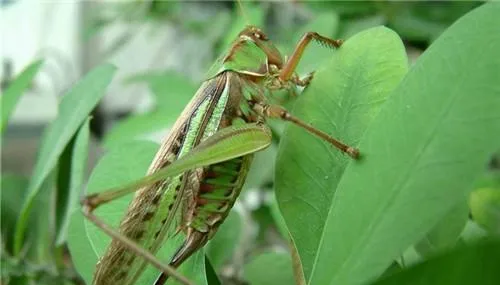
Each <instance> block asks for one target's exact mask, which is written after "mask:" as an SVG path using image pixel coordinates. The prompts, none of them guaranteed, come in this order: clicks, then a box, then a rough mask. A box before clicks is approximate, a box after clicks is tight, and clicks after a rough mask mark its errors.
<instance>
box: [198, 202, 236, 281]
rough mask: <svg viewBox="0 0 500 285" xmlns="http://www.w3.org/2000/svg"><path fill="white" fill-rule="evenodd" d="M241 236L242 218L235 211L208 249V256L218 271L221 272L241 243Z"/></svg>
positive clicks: (230, 214)
mask: <svg viewBox="0 0 500 285" xmlns="http://www.w3.org/2000/svg"><path fill="white" fill-rule="evenodd" d="M240 236H241V217H240V214H239V213H238V212H237V211H234V210H233V211H231V212H230V213H229V216H228V217H227V218H226V220H225V221H224V223H223V224H222V225H221V226H220V228H219V230H218V231H217V234H216V235H215V236H214V237H213V239H212V240H211V241H210V242H209V243H208V245H207V247H206V254H207V256H208V258H209V259H210V263H211V265H212V266H213V267H214V269H215V270H216V271H219V270H220V269H221V268H222V266H223V265H224V263H225V262H227V261H228V260H229V259H230V258H231V256H232V255H233V253H234V249H235V248H236V246H237V245H238V243H239V241H240Z"/></svg>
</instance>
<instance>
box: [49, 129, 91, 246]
mask: <svg viewBox="0 0 500 285" xmlns="http://www.w3.org/2000/svg"><path fill="white" fill-rule="evenodd" d="M89 121H90V119H87V120H86V121H85V122H84V123H83V125H82V126H81V127H80V130H78V132H77V133H76V134H75V136H74V138H73V139H72V140H71V143H69V144H68V145H67V146H66V150H67V156H65V155H64V154H63V155H62V156H61V160H62V158H63V157H65V158H66V161H64V162H62V161H61V163H60V164H59V173H58V175H59V176H60V177H58V180H59V181H61V178H62V179H63V180H64V181H65V183H62V184H59V183H58V185H57V202H56V205H57V207H56V234H57V237H56V244H58V245H61V244H63V243H64V242H66V236H67V232H68V227H69V222H70V217H71V211H72V209H74V208H75V206H77V205H78V198H79V196H80V195H81V194H82V193H81V189H82V188H83V184H84V180H85V171H86V169H87V156H88V143H89V136H90V130H89ZM66 150H65V153H66ZM61 176H62V177H61Z"/></svg>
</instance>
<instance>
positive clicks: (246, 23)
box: [236, 0, 250, 26]
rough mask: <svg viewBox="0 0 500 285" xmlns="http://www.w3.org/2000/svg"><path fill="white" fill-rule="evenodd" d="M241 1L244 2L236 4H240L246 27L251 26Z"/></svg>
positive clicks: (237, 0) (239, 1)
mask: <svg viewBox="0 0 500 285" xmlns="http://www.w3.org/2000/svg"><path fill="white" fill-rule="evenodd" d="M241 1H242V0H236V2H238V6H239V7H240V9H239V10H240V14H241V16H242V17H243V19H244V20H245V25H246V26H248V25H249V24H250V22H249V21H248V17H247V14H246V13H245V8H243V4H242V2H241Z"/></svg>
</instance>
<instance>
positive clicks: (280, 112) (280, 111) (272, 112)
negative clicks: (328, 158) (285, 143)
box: [251, 102, 359, 159]
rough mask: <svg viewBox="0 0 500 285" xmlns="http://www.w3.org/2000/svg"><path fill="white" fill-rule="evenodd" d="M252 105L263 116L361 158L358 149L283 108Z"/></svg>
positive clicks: (261, 104) (353, 156)
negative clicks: (284, 123) (314, 136)
mask: <svg viewBox="0 0 500 285" xmlns="http://www.w3.org/2000/svg"><path fill="white" fill-rule="evenodd" d="M251 105H252V109H253V110H254V111H255V112H257V113H258V114H260V115H262V116H265V117H269V118H278V119H282V120H285V121H289V122H292V123H294V124H295V125H297V126H299V127H301V128H303V129H305V130H307V131H308V132H310V133H312V134H314V135H316V136H318V137H320V138H322V139H324V140H326V141H327V142H329V143H331V144H332V145H334V146H335V147H336V148H338V149H339V150H341V151H343V152H345V153H346V154H348V155H349V156H350V157H352V158H354V159H357V158H359V150H358V149H357V148H354V147H351V146H349V145H346V144H344V143H342V142H340V141H338V140H337V139H335V138H333V137H331V136H330V135H328V134H327V133H325V132H323V131H320V130H318V129H316V128H315V127H313V126H311V125H309V124H307V123H305V122H304V121H302V120H300V119H299V118H297V117H295V116H293V115H292V114H290V113H289V112H288V111H287V110H286V109H285V108H283V107H281V106H279V105H270V104H264V103H254V102H253V103H251Z"/></svg>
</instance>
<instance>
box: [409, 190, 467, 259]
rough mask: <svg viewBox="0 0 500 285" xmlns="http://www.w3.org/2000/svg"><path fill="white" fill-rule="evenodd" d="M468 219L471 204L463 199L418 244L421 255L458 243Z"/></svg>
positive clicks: (417, 247)
mask: <svg viewBox="0 0 500 285" xmlns="http://www.w3.org/2000/svg"><path fill="white" fill-rule="evenodd" d="M468 219H469V205H467V201H466V200H465V199H462V200H460V201H458V203H456V205H454V206H453V207H452V208H451V209H450V210H449V211H448V213H446V214H445V215H444V217H443V218H442V219H441V220H440V221H439V222H438V223H437V224H436V225H435V226H434V228H432V230H430V231H429V232H428V233H427V235H426V236H425V237H424V238H423V239H422V240H421V241H420V242H419V243H418V244H417V245H416V249H417V250H418V252H419V253H420V254H421V255H423V256H428V255H434V254H436V253H437V252H440V251H444V250H446V249H449V248H452V247H453V246H455V244H456V243H457V241H458V239H459V237H460V234H461V233H462V231H463V229H464V228H465V225H466V223H467V220H468Z"/></svg>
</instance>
